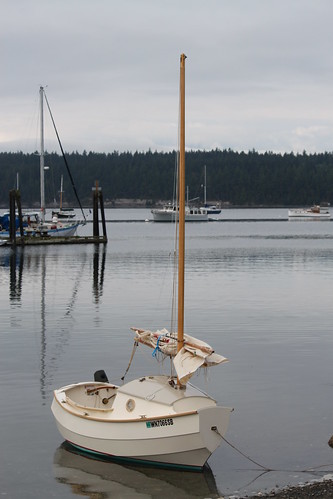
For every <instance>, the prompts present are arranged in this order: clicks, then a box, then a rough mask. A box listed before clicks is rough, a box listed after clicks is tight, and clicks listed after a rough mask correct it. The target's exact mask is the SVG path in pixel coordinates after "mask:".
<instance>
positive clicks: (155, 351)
mask: <svg viewBox="0 0 333 499" xmlns="http://www.w3.org/2000/svg"><path fill="white" fill-rule="evenodd" d="M163 336H165V333H164V334H160V335H159V337H158V338H157V343H156V347H155V348H154V351H153V353H152V356H153V357H156V355H157V352H160V351H161V350H160V348H159V346H158V344H159V342H160V339H161V338H162V337H163Z"/></svg>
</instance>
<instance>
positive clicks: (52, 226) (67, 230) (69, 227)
mask: <svg viewBox="0 0 333 499" xmlns="http://www.w3.org/2000/svg"><path fill="white" fill-rule="evenodd" d="M39 104H40V162H39V163H40V216H38V217H37V220H36V221H34V222H32V221H31V223H30V226H29V231H28V233H29V232H30V233H31V234H33V235H34V233H40V234H42V235H47V236H52V237H70V236H74V235H75V233H76V231H77V229H78V227H79V225H80V223H79V222H70V221H66V222H65V221H64V222H62V221H61V220H59V219H58V217H57V216H56V215H55V216H53V217H52V221H51V222H46V221H45V214H46V208H45V179H44V172H45V170H46V169H48V167H46V166H45V161H44V158H45V152H44V87H40V88H39Z"/></svg>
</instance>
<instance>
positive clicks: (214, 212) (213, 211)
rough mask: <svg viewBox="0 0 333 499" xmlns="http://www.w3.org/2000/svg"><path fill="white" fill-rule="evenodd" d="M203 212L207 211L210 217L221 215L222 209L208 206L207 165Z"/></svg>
mask: <svg viewBox="0 0 333 499" xmlns="http://www.w3.org/2000/svg"><path fill="white" fill-rule="evenodd" d="M201 209H202V210H206V211H207V213H208V215H219V214H220V213H221V208H220V207H219V206H218V205H215V204H207V175H206V165H205V183H204V205H203V206H202V207H201Z"/></svg>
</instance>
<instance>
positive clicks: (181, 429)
mask: <svg viewBox="0 0 333 499" xmlns="http://www.w3.org/2000/svg"><path fill="white" fill-rule="evenodd" d="M136 381H138V380H136ZM159 381H160V380H157V382H158V384H157V386H156V384H155V388H154V393H157V392H156V388H157V389H158V392H159V394H158V397H161V396H163V398H164V399H165V400H170V404H169V407H167V406H166V405H165V404H163V405H164V407H162V404H159V403H158V401H156V400H154V397H153V398H152V399H151V401H149V398H148V400H147V398H146V397H144V398H142V399H141V400H140V399H138V398H134V396H133V395H132V394H130V392H129V390H128V389H127V388H125V390H124V392H123V393H121V389H119V390H120V393H119V394H116V396H115V400H114V401H113V403H112V406H113V407H110V409H105V410H103V409H99V408H97V407H94V406H96V403H95V402H96V401H97V399H96V400H95V401H94V402H93V400H92V402H91V404H90V407H87V405H81V404H78V405H76V407H73V405H75V404H71V403H70V401H69V399H68V396H70V391H71V389H69V390H67V389H66V387H65V392H66V391H67V395H66V396H64V391H61V390H62V389H60V390H56V391H55V396H54V400H53V403H52V412H53V414H54V417H55V419H56V423H57V426H58V430H59V432H60V434H61V435H62V437H63V438H64V439H65V440H67V441H68V442H70V443H71V444H72V445H74V446H75V447H78V448H80V449H81V450H84V451H85V452H87V453H90V454H95V455H102V456H104V457H110V458H115V459H117V460H126V461H141V462H145V463H147V464H155V465H157V466H158V465H160V466H164V467H180V468H183V469H197V470H200V469H202V467H203V466H204V464H205V462H206V461H207V459H208V458H209V456H210V455H211V454H212V452H214V450H215V449H216V448H217V447H218V446H219V445H220V443H221V440H222V438H223V435H224V434H225V432H226V430H227V427H228V422H229V415H230V412H231V409H230V408H226V407H217V406H216V404H215V401H213V400H212V399H211V398H210V397H208V396H207V395H205V394H202V392H199V391H195V393H194V394H193V393H191V394H190V396H189V398H188V399H187V397H186V396H185V397H184V394H183V393H182V392H181V391H177V390H175V389H172V388H170V387H169V386H167V385H165V383H164V381H163V380H162V383H159ZM138 382H140V381H138ZM79 385H80V386H81V387H82V390H86V389H87V385H85V386H82V384H79ZM136 385H138V383H136ZM74 386H75V385H74ZM125 386H126V385H125ZM151 386H152V384H151ZM72 387H73V385H72ZM72 387H70V388H72ZM122 389H123V387H122ZM89 390H90V391H92V385H91V384H89ZM171 390H174V393H172V392H171ZM193 390H196V389H194V387H192V391H193ZM163 391H164V394H163ZM179 392H180V393H179ZM124 393H126V397H123V395H124ZM154 393H153V392H151V396H153V395H154ZM143 395H144V394H143ZM117 397H118V399H119V400H117V399H116V398H117ZM129 397H130V398H129ZM132 397H133V398H132ZM76 399H77V400H78V398H76ZM128 400H131V401H134V403H135V404H136V406H138V408H139V407H140V406H141V408H140V412H142V409H144V410H145V412H147V413H149V411H150V412H151V411H153V412H155V413H156V416H154V417H153V418H151V417H150V418H146V417H145V416H144V415H141V417H140V416H139V415H138V414H134V415H135V416H139V417H133V418H130V419H126V418H128V415H127V414H126V412H127V411H126V409H125V407H126V404H127V403H128ZM81 401H82V402H83V399H82V400H81ZM84 404H85V403H84ZM117 404H118V405H119V404H120V405H121V406H123V407H124V414H123V415H122V419H118V417H117V418H116V416H120V415H121V413H120V411H119V410H117ZM156 405H157V406H156ZM154 406H156V407H154ZM177 406H179V407H181V408H186V411H184V412H177V411H176V410H175V409H176V407H177ZM113 409H114V410H113ZM162 411H163V412H162ZM114 415H115V416H114Z"/></svg>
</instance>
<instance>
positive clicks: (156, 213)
mask: <svg viewBox="0 0 333 499" xmlns="http://www.w3.org/2000/svg"><path fill="white" fill-rule="evenodd" d="M197 199H199V198H195V199H190V200H189V196H188V187H187V188H186V204H185V222H208V211H207V210H206V208H198V207H196V206H194V205H192V204H191V203H193V201H196V200H197ZM151 212H152V214H153V219H154V222H176V221H177V222H178V221H179V206H178V205H177V202H175V201H174V202H173V203H169V204H167V205H164V206H163V208H154V209H152V210H151Z"/></svg>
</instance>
